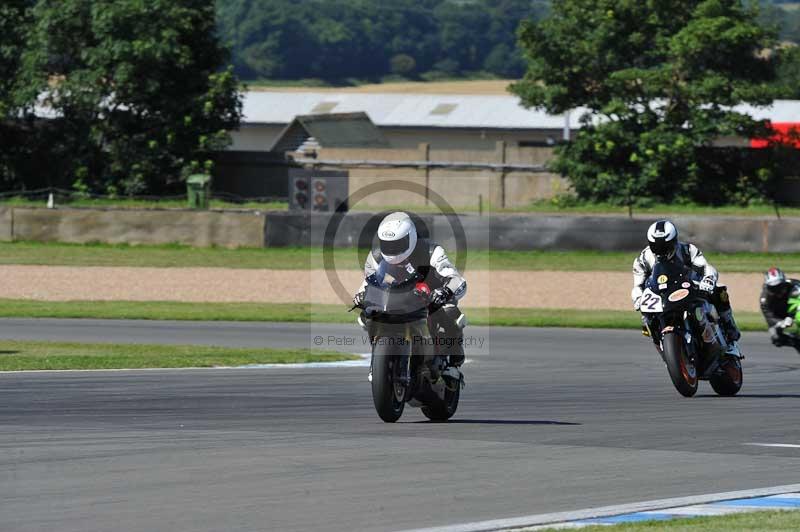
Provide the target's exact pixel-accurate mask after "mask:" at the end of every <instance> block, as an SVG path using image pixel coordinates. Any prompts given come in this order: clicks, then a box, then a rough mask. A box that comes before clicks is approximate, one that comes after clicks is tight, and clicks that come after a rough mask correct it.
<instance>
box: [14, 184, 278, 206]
mask: <svg viewBox="0 0 800 532" xmlns="http://www.w3.org/2000/svg"><path fill="white" fill-rule="evenodd" d="M51 198H52V202H53V203H54V204H75V203H92V202H96V203H105V202H107V203H115V202H117V203H125V202H128V203H154V204H158V203H179V202H184V201H187V195H186V194H174V195H133V196H127V195H110V194H94V193H90V192H82V191H76V190H68V189H63V188H57V187H48V188H39V189H34V190H10V191H0V202H5V203H14V202H15V201H18V202H22V203H24V202H36V201H41V202H49V201H50V200H51ZM210 198H211V200H216V201H220V202H224V203H230V204H234V205H244V204H257V203H285V202H287V198H286V197H280V196H258V197H251V196H248V197H245V196H239V195H237V194H231V193H228V192H212V193H211V195H210Z"/></svg>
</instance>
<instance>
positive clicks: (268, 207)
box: [0, 197, 288, 211]
mask: <svg viewBox="0 0 800 532" xmlns="http://www.w3.org/2000/svg"><path fill="white" fill-rule="evenodd" d="M46 204H47V201H46V200H44V199H41V200H31V199H28V198H24V197H10V198H5V199H3V200H2V201H0V207H44V206H45V205H46ZM56 207H94V208H115V209H186V208H188V203H187V200H185V199H160V200H158V199H153V200H142V199H125V198H118V199H107V198H85V199H81V198H73V199H70V200H61V201H59V198H56ZM209 207H210V208H211V209H229V210H241V209H247V210H260V211H285V210H286V209H288V203H287V202H286V201H269V202H256V201H248V202H244V203H233V202H230V201H223V200H217V199H212V200H211V201H210V202H209Z"/></svg>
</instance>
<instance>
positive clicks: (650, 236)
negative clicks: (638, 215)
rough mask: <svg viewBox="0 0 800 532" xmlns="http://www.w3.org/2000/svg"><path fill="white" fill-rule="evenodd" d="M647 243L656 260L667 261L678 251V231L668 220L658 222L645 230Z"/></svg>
mask: <svg viewBox="0 0 800 532" xmlns="http://www.w3.org/2000/svg"><path fill="white" fill-rule="evenodd" d="M647 242H648V243H649V245H650V251H652V252H653V254H654V255H655V256H656V259H658V260H660V261H662V260H669V259H671V258H672V257H674V256H675V252H676V251H677V249H678V229H677V228H676V227H675V225H674V224H673V223H672V222H670V221H669V220H659V221H657V222H656V223H654V224H653V225H651V226H650V229H648V230H647Z"/></svg>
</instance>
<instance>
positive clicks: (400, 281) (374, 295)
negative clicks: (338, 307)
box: [364, 261, 428, 323]
mask: <svg viewBox="0 0 800 532" xmlns="http://www.w3.org/2000/svg"><path fill="white" fill-rule="evenodd" d="M420 280H421V276H420V275H419V272H418V271H417V270H415V269H414V268H413V267H410V266H409V265H408V263H406V264H399V265H395V264H389V263H388V262H386V261H381V262H380V263H379V264H378V269H377V270H376V271H375V273H374V274H372V275H370V276H369V277H367V290H366V294H365V299H364V313H365V314H366V317H367V318H369V319H372V320H375V321H378V322H383V323H408V322H412V321H416V320H420V319H426V318H427V317H428V305H427V301H426V300H425V299H424V298H423V297H420V296H419V295H418V294H417V293H416V292H415V287H416V284H417V282H419V281H420Z"/></svg>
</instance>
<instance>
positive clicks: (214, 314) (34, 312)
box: [0, 299, 766, 331]
mask: <svg viewBox="0 0 800 532" xmlns="http://www.w3.org/2000/svg"><path fill="white" fill-rule="evenodd" d="M464 312H465V313H466V315H467V317H468V318H469V323H470V324H472V325H494V326H508V327H581V328H592V329H638V328H639V327H640V326H641V320H640V318H639V315H638V314H637V313H635V312H632V311H631V312H628V311H622V310H570V309H527V308H523V309H518V308H491V309H486V308H467V309H465V310H464ZM0 317H3V318H96V319H141V320H202V321H279V322H300V323H308V322H315V323H352V322H354V321H355V319H356V314H355V312H351V313H348V312H347V308H346V307H345V306H344V305H311V304H308V303H203V304H202V305H198V304H196V303H180V302H171V301H146V302H142V301H55V302H49V301H31V300H19V299H0ZM736 319H737V322H738V324H739V326H740V327H741V329H742V330H745V331H760V330H765V329H766V326H765V325H764V321H763V319H762V317H761V315H760V314H758V313H756V312H738V313H737V314H736Z"/></svg>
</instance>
